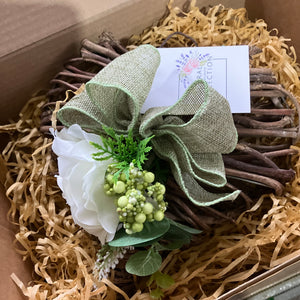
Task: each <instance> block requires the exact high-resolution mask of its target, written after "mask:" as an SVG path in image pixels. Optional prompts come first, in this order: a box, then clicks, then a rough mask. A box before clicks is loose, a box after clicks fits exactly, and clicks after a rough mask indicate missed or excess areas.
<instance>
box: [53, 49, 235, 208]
mask: <svg viewBox="0 0 300 300" xmlns="http://www.w3.org/2000/svg"><path fill="white" fill-rule="evenodd" d="M159 63H160V55H159V52H158V50H157V49H156V48H154V47H152V46H150V45H143V46H140V47H138V48H137V49H135V50H133V51H129V52H127V53H126V54H123V55H121V56H120V57H118V58H116V59H115V60H113V61H112V62H111V63H110V64H109V65H108V66H107V67H105V68H104V69H103V70H101V71H100V72H99V73H98V74H97V75H96V76H95V77H94V78H93V79H92V80H91V81H89V82H88V83H87V84H86V88H85V90H84V91H83V92H82V93H81V94H79V95H76V96H75V97H74V98H73V99H72V100H71V101H69V102H68V103H67V104H66V105H65V106H64V107H63V108H62V109H60V110H59V112H58V118H59V119H60V120H61V121H62V123H63V124H64V125H66V126H70V125H72V124H79V125H80V126H81V127H82V128H85V129H88V130H92V131H94V132H98V133H103V129H102V125H105V126H108V127H112V128H113V129H114V130H115V131H116V132H117V133H119V134H120V133H123V134H124V133H125V134H126V133H128V131H129V130H130V129H133V130H134V131H135V132H139V134H140V135H141V136H142V137H144V138H146V137H149V136H151V135H154V138H153V139H152V140H151V141H152V146H153V150H154V152H155V153H156V154H157V156H159V157H160V158H162V159H164V160H166V161H168V162H169V163H170V166H171V170H172V173H173V176H174V178H175V180H176V182H177V183H178V185H179V186H180V188H181V189H182V190H183V191H184V192H185V194H186V195H187V197H188V198H189V199H190V200H191V201H192V202H193V203H195V204H197V205H201V206H208V205H211V204H214V203H217V202H220V201H224V200H234V199H235V198H236V197H237V196H238V193H239V192H238V191H235V192H233V193H231V194H215V193H211V192H208V191H207V190H205V189H204V188H203V187H202V186H201V185H199V183H198V182H200V183H203V184H205V185H208V186H210V187H215V188H218V187H222V186H224V185H225V184H226V177H225V170H224V164H223V160H222V155H221V154H222V153H229V152H231V151H233V149H234V148H235V145H236V143H237V132H236V128H235V126H234V123H233V119H232V115H231V112H230V108H229V104H228V102H227V101H226V99H225V98H223V97H222V96H221V95H220V94H219V93H217V92H216V91H215V90H214V89H213V88H211V87H209V86H208V85H207V84H206V82H205V81H202V80H197V81H195V82H194V83H193V84H192V85H191V86H190V87H189V88H188V89H187V91H186V92H185V94H184V95H183V96H182V97H181V98H180V99H179V100H178V101H177V102H176V103H175V104H174V105H173V106H170V107H156V108H151V109H149V110H148V111H147V112H146V113H145V114H144V115H143V116H142V115H141V114H140V110H141V107H142V105H143V103H144V101H145V100H146V98H147V95H148V93H149V91H150V88H151V85H152V81H153V79H154V75H155V72H156V70H157V68H158V66H159ZM161 101H162V103H163V99H161ZM186 115H192V117H191V118H189V120H188V121H184V119H185V118H184V117H182V116H186Z"/></svg>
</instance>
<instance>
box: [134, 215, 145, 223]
mask: <svg viewBox="0 0 300 300" xmlns="http://www.w3.org/2000/svg"><path fill="white" fill-rule="evenodd" d="M135 221H136V222H137V223H140V224H143V223H144V222H145V221H146V215H145V214H143V213H139V214H137V215H136V216H135Z"/></svg>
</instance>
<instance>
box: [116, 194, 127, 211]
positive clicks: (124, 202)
mask: <svg viewBox="0 0 300 300" xmlns="http://www.w3.org/2000/svg"><path fill="white" fill-rule="evenodd" d="M127 204H128V198H127V197H126V196H121V197H120V198H119V199H118V206H119V207H121V208H123V207H125V206H126V205H127Z"/></svg>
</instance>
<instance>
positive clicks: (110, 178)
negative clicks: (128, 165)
mask: <svg viewBox="0 0 300 300" xmlns="http://www.w3.org/2000/svg"><path fill="white" fill-rule="evenodd" d="M106 180H107V181H108V183H110V184H112V183H113V180H114V176H113V175H112V174H107V176H106Z"/></svg>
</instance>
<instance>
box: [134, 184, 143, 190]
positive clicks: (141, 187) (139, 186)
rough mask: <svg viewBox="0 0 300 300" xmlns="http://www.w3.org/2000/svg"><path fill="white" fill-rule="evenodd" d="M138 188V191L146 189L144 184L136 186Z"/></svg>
mask: <svg viewBox="0 0 300 300" xmlns="http://www.w3.org/2000/svg"><path fill="white" fill-rule="evenodd" d="M136 188H137V190H140V191H141V190H143V188H144V185H143V184H137V185H136Z"/></svg>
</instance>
